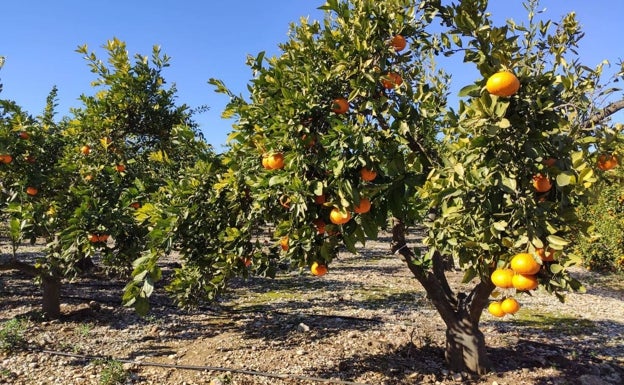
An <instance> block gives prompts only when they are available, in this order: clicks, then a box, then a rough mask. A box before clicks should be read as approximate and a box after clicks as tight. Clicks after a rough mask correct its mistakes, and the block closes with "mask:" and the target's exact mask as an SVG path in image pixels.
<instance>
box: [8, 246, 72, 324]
mask: <svg viewBox="0 0 624 385" xmlns="http://www.w3.org/2000/svg"><path fill="white" fill-rule="evenodd" d="M1 270H17V271H20V272H22V273H24V274H27V275H29V276H31V277H41V289H42V301H41V307H42V311H43V314H44V315H45V316H46V317H47V318H50V319H57V318H59V317H60V316H61V279H60V278H59V277H58V276H56V275H54V274H51V275H46V274H43V272H42V271H41V270H40V269H37V268H36V267H35V266H32V265H29V264H27V263H24V262H22V261H19V260H18V259H17V258H15V257H14V256H12V255H7V254H1V255H0V271H1Z"/></svg>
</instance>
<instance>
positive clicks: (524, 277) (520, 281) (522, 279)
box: [511, 274, 539, 291]
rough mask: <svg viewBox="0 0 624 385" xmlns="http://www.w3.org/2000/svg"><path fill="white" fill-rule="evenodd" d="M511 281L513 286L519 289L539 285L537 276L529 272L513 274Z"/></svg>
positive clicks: (523, 289) (528, 288) (533, 287)
mask: <svg viewBox="0 0 624 385" xmlns="http://www.w3.org/2000/svg"><path fill="white" fill-rule="evenodd" d="M511 282H512V283H513V287H515V288H516V290H520V291H525V290H534V289H537V286H539V283H538V282H537V277H536V276H534V275H530V274H515V275H514V276H513V278H512V279H511Z"/></svg>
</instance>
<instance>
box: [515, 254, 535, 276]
mask: <svg viewBox="0 0 624 385" xmlns="http://www.w3.org/2000/svg"><path fill="white" fill-rule="evenodd" d="M541 267H542V265H540V264H539V263H537V262H536V261H535V258H533V256H532V255H531V254H529V253H519V254H516V255H515V256H514V257H513V258H512V259H511V269H512V270H513V271H514V272H515V273H517V274H528V275H531V274H537V272H538V271H540V268H541Z"/></svg>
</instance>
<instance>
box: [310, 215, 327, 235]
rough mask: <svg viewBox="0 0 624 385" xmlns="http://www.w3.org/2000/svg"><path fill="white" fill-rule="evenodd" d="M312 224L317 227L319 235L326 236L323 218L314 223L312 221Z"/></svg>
mask: <svg viewBox="0 0 624 385" xmlns="http://www.w3.org/2000/svg"><path fill="white" fill-rule="evenodd" d="M312 223H313V224H314V226H316V230H317V231H318V233H319V234H325V221H324V220H322V219H321V218H317V219H315V220H314V221H312Z"/></svg>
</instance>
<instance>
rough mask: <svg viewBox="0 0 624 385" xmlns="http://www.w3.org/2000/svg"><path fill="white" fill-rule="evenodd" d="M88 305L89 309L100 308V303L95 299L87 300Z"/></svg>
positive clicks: (96, 309)
mask: <svg viewBox="0 0 624 385" xmlns="http://www.w3.org/2000/svg"><path fill="white" fill-rule="evenodd" d="M89 307H90V308H91V310H95V311H98V310H100V309H101V308H102V305H100V304H99V303H97V302H95V301H89Z"/></svg>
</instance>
